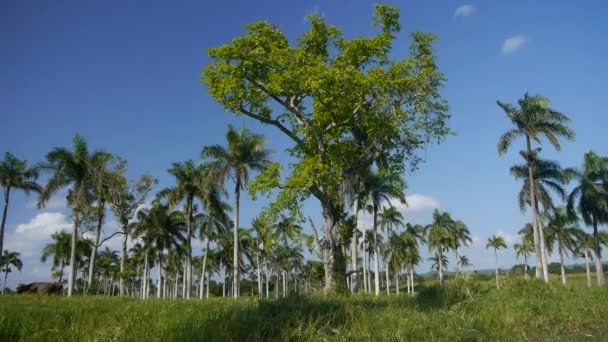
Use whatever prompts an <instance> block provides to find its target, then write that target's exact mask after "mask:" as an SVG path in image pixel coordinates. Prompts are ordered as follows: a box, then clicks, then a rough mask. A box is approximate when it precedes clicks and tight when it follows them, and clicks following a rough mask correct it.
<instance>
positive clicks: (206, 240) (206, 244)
mask: <svg viewBox="0 0 608 342" xmlns="http://www.w3.org/2000/svg"><path fill="white" fill-rule="evenodd" d="M208 254H209V239H208V238H205V256H204V257H203V271H202V273H201V293H200V299H203V291H204V288H205V281H204V280H205V273H206V272H207V271H206V268H207V255H208ZM207 286H209V284H207Z"/></svg>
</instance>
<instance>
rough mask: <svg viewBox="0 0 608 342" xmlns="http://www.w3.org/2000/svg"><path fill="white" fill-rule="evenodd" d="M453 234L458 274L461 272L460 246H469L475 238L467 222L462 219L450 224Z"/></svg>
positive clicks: (451, 233) (452, 244)
mask: <svg viewBox="0 0 608 342" xmlns="http://www.w3.org/2000/svg"><path fill="white" fill-rule="evenodd" d="M450 228H451V229H450V235H451V238H452V239H451V240H452V241H451V244H450V245H451V246H450V248H452V249H453V250H454V257H455V258H454V260H456V276H458V274H459V273H460V258H459V257H458V248H460V247H461V246H465V247H466V246H468V245H469V244H470V243H471V242H473V239H472V238H471V232H470V231H469V228H468V227H467V225H466V224H464V222H462V221H455V222H453V224H451V225H450Z"/></svg>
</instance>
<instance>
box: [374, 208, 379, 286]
mask: <svg viewBox="0 0 608 342" xmlns="http://www.w3.org/2000/svg"><path fill="white" fill-rule="evenodd" d="M379 258H380V250H379V247H378V208H376V206H374V286H375V289H374V291H375V292H376V296H380V259H379Z"/></svg>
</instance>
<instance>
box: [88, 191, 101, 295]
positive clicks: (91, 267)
mask: <svg viewBox="0 0 608 342" xmlns="http://www.w3.org/2000/svg"><path fill="white" fill-rule="evenodd" d="M104 210H105V204H104V202H103V201H100V202H99V209H98V211H97V230H96V231H95V244H93V248H91V257H90V258H89V279H88V281H87V289H86V291H85V293H86V292H88V290H89V288H90V287H91V286H92V285H93V279H94V275H95V258H96V257H97V248H98V247H99V237H100V236H101V225H102V224H103V216H104Z"/></svg>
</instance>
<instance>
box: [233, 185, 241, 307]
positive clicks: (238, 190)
mask: <svg viewBox="0 0 608 342" xmlns="http://www.w3.org/2000/svg"><path fill="white" fill-rule="evenodd" d="M237 177H238V176H237ZM235 195H236V196H235V197H236V208H235V220H234V222H235V226H234V247H233V248H234V255H233V259H232V260H233V276H234V277H233V285H232V287H233V291H232V296H233V297H234V298H238V297H239V259H240V258H239V228H240V227H239V209H240V208H239V204H240V200H241V184H240V179H239V180H238V181H237V184H236V193H235Z"/></svg>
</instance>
